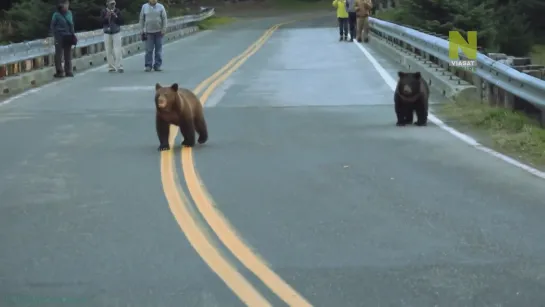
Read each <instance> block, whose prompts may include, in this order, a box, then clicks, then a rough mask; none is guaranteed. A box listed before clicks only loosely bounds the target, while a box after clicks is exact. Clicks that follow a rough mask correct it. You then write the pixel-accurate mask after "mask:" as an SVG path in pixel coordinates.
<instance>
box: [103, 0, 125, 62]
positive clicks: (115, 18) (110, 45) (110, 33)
mask: <svg viewBox="0 0 545 307" xmlns="http://www.w3.org/2000/svg"><path fill="white" fill-rule="evenodd" d="M115 4H116V3H115V0H108V1H107V2H106V8H104V9H102V12H101V13H100V19H101V20H102V26H103V28H104V48H105V49H106V58H107V60H108V71H109V72H116V71H117V72H123V65H122V64H121V60H122V57H123V49H122V48H123V46H122V44H121V25H122V24H123V18H122V17H121V11H120V10H119V9H118V8H116V7H115Z"/></svg>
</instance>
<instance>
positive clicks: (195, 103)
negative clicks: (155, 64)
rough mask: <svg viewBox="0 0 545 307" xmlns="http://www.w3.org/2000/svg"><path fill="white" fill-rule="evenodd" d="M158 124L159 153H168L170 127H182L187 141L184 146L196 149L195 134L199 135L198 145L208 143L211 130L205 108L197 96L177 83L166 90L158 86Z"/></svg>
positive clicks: (156, 90)
mask: <svg viewBox="0 0 545 307" xmlns="http://www.w3.org/2000/svg"><path fill="white" fill-rule="evenodd" d="M155 108H156V115H155V124H156V128H157V136H158V137H159V148H158V150H159V151H163V150H169V149H170V145H169V142H168V136H169V132H170V125H176V126H178V127H180V132H181V133H182V136H183V137H184V140H183V142H182V146H189V147H192V146H194V145H195V131H196V132H197V133H198V134H199V139H198V142H199V144H204V143H205V142H206V141H207V140H208V129H207V127H206V121H205V120H204V112H203V107H202V104H201V102H200V100H199V98H197V96H195V94H194V93H193V92H192V91H190V90H188V89H184V88H179V87H178V83H174V84H172V85H171V86H167V87H163V86H161V84H159V83H157V84H155Z"/></svg>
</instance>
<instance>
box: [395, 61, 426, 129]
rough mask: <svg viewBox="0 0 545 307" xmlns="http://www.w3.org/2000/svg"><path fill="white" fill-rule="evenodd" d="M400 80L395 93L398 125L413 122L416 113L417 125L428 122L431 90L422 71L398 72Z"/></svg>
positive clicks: (424, 124) (423, 124)
mask: <svg viewBox="0 0 545 307" xmlns="http://www.w3.org/2000/svg"><path fill="white" fill-rule="evenodd" d="M397 75H398V76H399V81H398V82H397V87H396V90H395V94H394V103H395V112H396V115H397V123H396V126H405V125H407V124H413V114H414V113H416V116H417V121H416V123H414V124H415V125H417V126H426V125H427V123H428V99H429V96H430V90H429V87H428V84H427V83H426V81H425V80H424V79H423V78H422V75H421V74H420V72H414V73H411V72H402V71H400V72H398V73H397Z"/></svg>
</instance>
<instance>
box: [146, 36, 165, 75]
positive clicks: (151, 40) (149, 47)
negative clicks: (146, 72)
mask: <svg viewBox="0 0 545 307" xmlns="http://www.w3.org/2000/svg"><path fill="white" fill-rule="evenodd" d="M146 38H147V39H146V59H145V61H146V67H154V68H159V67H161V64H163V55H162V52H163V36H162V35H161V32H157V33H146ZM153 49H155V64H154V63H153Z"/></svg>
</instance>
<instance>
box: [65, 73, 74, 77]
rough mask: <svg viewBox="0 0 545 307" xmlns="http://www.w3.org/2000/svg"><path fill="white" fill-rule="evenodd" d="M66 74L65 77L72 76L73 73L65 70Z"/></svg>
mask: <svg viewBox="0 0 545 307" xmlns="http://www.w3.org/2000/svg"><path fill="white" fill-rule="evenodd" d="M66 76H67V77H73V76H74V74H73V73H71V72H67V73H66Z"/></svg>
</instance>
